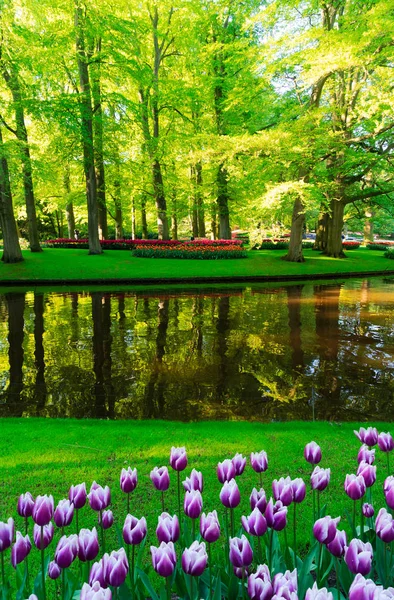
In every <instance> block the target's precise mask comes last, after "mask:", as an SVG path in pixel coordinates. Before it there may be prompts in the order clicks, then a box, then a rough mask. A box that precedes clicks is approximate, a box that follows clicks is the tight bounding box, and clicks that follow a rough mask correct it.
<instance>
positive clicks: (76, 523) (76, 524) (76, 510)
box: [75, 508, 79, 535]
mask: <svg viewBox="0 0 394 600" xmlns="http://www.w3.org/2000/svg"><path fill="white" fill-rule="evenodd" d="M78 513H79V510H78V508H76V509H75V527H76V529H77V535H79V526H78Z"/></svg>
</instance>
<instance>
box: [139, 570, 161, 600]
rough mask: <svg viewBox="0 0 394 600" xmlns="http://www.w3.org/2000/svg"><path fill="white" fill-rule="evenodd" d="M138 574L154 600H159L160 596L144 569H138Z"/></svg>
mask: <svg viewBox="0 0 394 600" xmlns="http://www.w3.org/2000/svg"><path fill="white" fill-rule="evenodd" d="M137 573H138V576H139V578H140V579H141V581H142V583H143V584H144V586H145V588H146V590H147V592H149V594H150V596H151V598H152V600H159V596H158V595H157V593H156V590H155V588H154V587H153V585H152V584H151V582H150V579H149V577H148V575H147V574H146V573H145V572H144V571H143V570H142V569H138V568H137Z"/></svg>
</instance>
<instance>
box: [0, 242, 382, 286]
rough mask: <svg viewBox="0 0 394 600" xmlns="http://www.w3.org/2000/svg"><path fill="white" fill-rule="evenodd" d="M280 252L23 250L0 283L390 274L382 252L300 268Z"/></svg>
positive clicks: (313, 261)
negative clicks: (151, 254)
mask: <svg viewBox="0 0 394 600" xmlns="http://www.w3.org/2000/svg"><path fill="white" fill-rule="evenodd" d="M284 254H285V252H284V251H281V250H261V251H250V252H249V253H248V257H247V258H245V259H230V260H229V259H228V260H187V259H183V260H181V259H163V258H161V259H152V258H134V257H133V256H132V255H131V252H130V251H128V250H106V251H105V252H104V253H103V254H101V255H99V256H89V255H88V253H87V251H86V250H75V249H72V248H70V249H69V248H56V249H55V248H47V249H45V250H44V251H43V252H42V253H39V254H33V253H31V252H29V251H24V252H23V255H24V258H25V261H24V262H23V263H18V264H15V265H14V264H11V265H8V264H3V263H0V283H7V282H11V281H22V282H23V281H27V280H33V281H36V280H37V281H44V282H45V281H47V282H51V281H63V282H65V281H70V282H72V281H73V280H95V279H96V280H101V281H102V280H105V279H112V280H115V279H117V280H120V281H121V280H130V279H134V280H141V281H144V280H147V279H154V280H157V281H159V280H161V281H163V280H165V279H193V280H198V279H199V278H211V279H216V280H218V279H220V278H222V277H223V278H227V277H234V278H243V277H256V276H258V277H279V278H288V277H294V276H296V277H298V276H302V275H306V276H308V277H311V276H317V277H318V276H323V277H324V275H326V274H331V275H338V277H340V276H341V275H343V274H346V273H350V272H352V273H369V274H373V273H375V272H384V271H390V270H391V271H394V262H393V261H391V260H389V259H387V258H385V257H384V255H383V254H384V253H383V252H379V251H377V250H367V249H365V248H361V249H358V250H350V251H348V252H347V253H346V254H347V256H346V258H345V259H334V258H328V257H326V256H322V255H321V254H320V253H318V252H314V251H313V250H305V258H306V261H305V262H304V263H301V264H299V263H289V262H287V261H283V260H281V257H283V256H284Z"/></svg>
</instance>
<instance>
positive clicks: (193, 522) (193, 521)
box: [192, 519, 196, 542]
mask: <svg viewBox="0 0 394 600" xmlns="http://www.w3.org/2000/svg"><path fill="white" fill-rule="evenodd" d="M192 535H193V542H194V540H195V539H196V519H192Z"/></svg>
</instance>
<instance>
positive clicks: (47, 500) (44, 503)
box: [32, 495, 55, 527]
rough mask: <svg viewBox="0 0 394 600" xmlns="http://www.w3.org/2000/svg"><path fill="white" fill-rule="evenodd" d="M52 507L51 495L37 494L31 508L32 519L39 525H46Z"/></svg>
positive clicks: (50, 515) (51, 513)
mask: <svg viewBox="0 0 394 600" xmlns="http://www.w3.org/2000/svg"><path fill="white" fill-rule="evenodd" d="M54 509H55V507H54V502H53V496H47V495H45V496H37V498H36V500H35V502H34V506H33V510H32V517H33V521H34V522H35V523H36V524H37V525H39V526H40V527H42V526H43V525H48V523H49V521H50V520H51V519H52V517H53V512H54Z"/></svg>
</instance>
